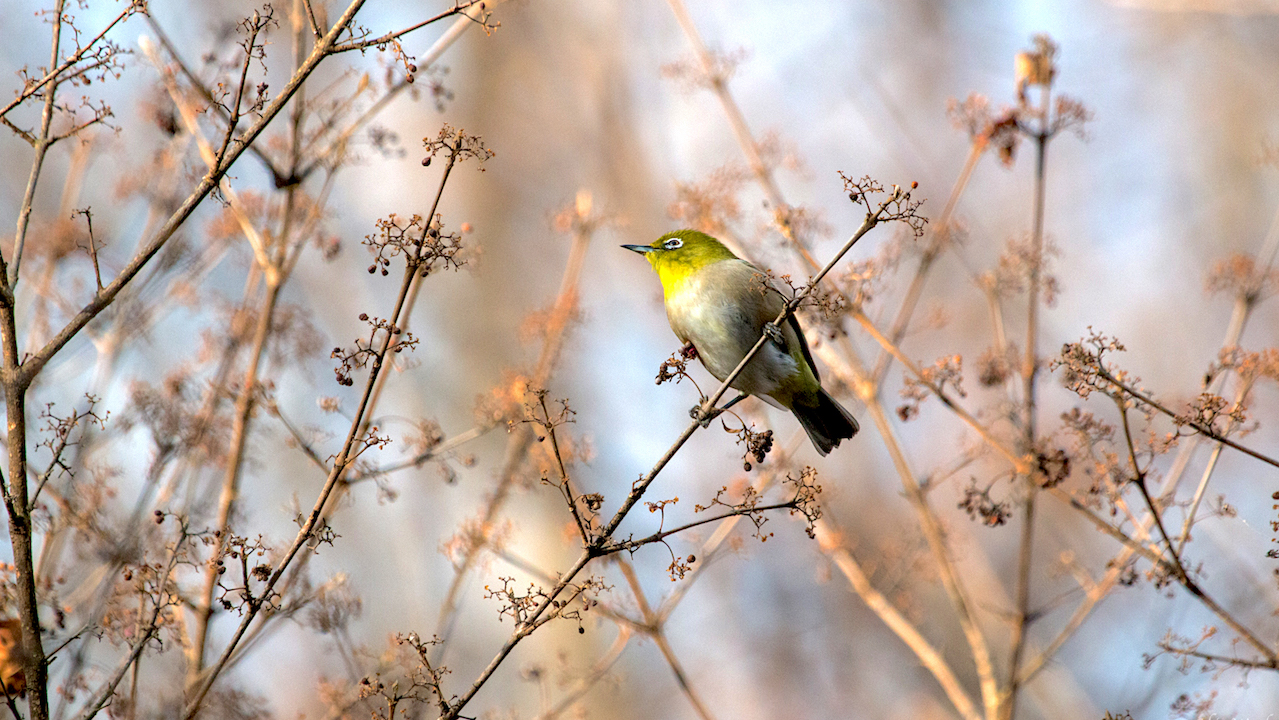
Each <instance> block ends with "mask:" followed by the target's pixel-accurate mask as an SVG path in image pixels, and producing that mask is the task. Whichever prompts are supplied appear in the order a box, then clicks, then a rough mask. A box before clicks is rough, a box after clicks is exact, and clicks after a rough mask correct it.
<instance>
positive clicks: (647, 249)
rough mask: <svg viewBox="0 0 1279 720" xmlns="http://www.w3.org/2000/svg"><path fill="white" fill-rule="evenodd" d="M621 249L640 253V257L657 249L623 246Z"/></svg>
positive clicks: (647, 246)
mask: <svg viewBox="0 0 1279 720" xmlns="http://www.w3.org/2000/svg"><path fill="white" fill-rule="evenodd" d="M622 247H624V248H626V249H627V250H630V251H632V252H637V253H640V254H641V255H643V254H644V253H651V252H653V251H654V250H656V249H657V248H655V247H653V246H652V245H623V246H622Z"/></svg>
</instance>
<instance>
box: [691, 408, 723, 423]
mask: <svg viewBox="0 0 1279 720" xmlns="http://www.w3.org/2000/svg"><path fill="white" fill-rule="evenodd" d="M722 412H724V408H715V407H713V408H711V409H710V410H709V411H707V412H702V405H701V403H698V404H697V405H694V406H693V407H691V408H689V410H688V416H689V417H691V418H693V419H694V420H696V421H697V422H699V423H700V424H701V426H702V427H703V428H708V427H710V426H711V421H712V420H714V419H715V418H717V417H719V416H720V413H722Z"/></svg>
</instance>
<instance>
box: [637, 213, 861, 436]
mask: <svg viewBox="0 0 1279 720" xmlns="http://www.w3.org/2000/svg"><path fill="white" fill-rule="evenodd" d="M622 247H623V248H625V249H627V250H631V251H633V252H637V253H640V254H642V255H643V256H644V257H645V258H646V259H647V260H648V261H649V263H650V264H651V265H652V266H653V269H654V270H656V271H657V277H658V279H659V280H661V282H662V292H663V296H664V299H665V304H666V319H667V320H668V321H669V322H670V325H671V330H672V331H674V332H675V335H676V337H678V338H679V339H680V341H681V342H683V343H684V347H685V348H686V349H690V350H691V351H692V352H694V353H696V356H697V358H698V359H699V360H701V362H702V365H703V366H704V367H705V368H706V370H707V371H708V372H710V374H711V375H713V376H714V377H715V378H716V379H717V380H719V381H720V382H723V381H724V379H725V378H727V377H728V376H729V375H730V374H732V372H733V370H734V369H736V367H737V365H738V364H739V363H740V362H741V361H742V358H744V357H746V353H748V352H750V350H751V348H753V347H754V346H755V343H756V342H758V341H759V339H760V337H761V336H763V335H764V334H766V333H767V334H768V335H769V340H768V341H767V342H766V343H765V344H764V346H763V347H762V348H761V349H760V351H759V352H758V353H757V354H756V355H755V357H753V358H751V361H750V363H748V364H747V365H746V367H745V368H744V369H743V370H742V373H741V374H740V375H738V376H737V378H736V379H735V380H734V381H733V384H732V387H733V388H734V389H736V390H737V391H739V393H741V394H740V395H738V396H737V397H736V398H734V399H733V400H731V401H729V403H728V404H726V405H724V406H723V407H722V408H720V409H719V411H720V412H722V411H723V410H726V409H728V408H729V407H731V406H733V405H735V404H736V403H738V402H739V401H741V400H743V399H745V398H746V397H748V396H750V395H754V396H755V397H758V398H760V399H761V400H763V401H764V402H766V403H768V404H769V405H772V406H774V407H776V408H780V409H783V410H789V411H790V412H792V413H794V415H795V418H796V419H798V420H799V424H800V426H801V427H803V428H804V431H805V432H806V433H808V439H809V440H811V441H812V442H813V447H815V448H816V449H817V452H819V453H821V454H822V455H826V454H827V453H829V452H830V451H831V450H833V449H834V448H836V447H838V446H839V443H840V441H842V440H846V439H849V438H851V437H853V435H855V434H857V430H858V426H857V420H856V419H854V418H853V416H852V414H850V413H849V412H848V411H847V410H845V409H844V407H843V406H841V405H840V404H839V403H838V402H835V399H834V398H832V397H831V396H830V393H828V392H826V390H824V389H823V388H822V383H821V377H820V376H819V375H818V373H817V366H816V365H815V364H814V363H813V356H812V354H811V353H810V352H809V350H808V343H807V342H805V340H804V333H803V332H802V331H801V330H800V327H799V321H797V320H796V319H795V316H794V315H791V316H789V317H787V318H786V321H785V323H784V324H783V325H782V327H781V328H780V332H778V329H777V328H776V326H772V325H770V323H772V321H773V320H775V319H776V318H777V316H778V315H779V314H780V313H781V311H782V308H783V306H784V305H785V304H786V297H785V296H784V295H782V293H781V291H780V290H778V289H777V288H776V287H775V286H773V285H772V283H771V282H769V279H768V275H767V274H766V273H764V271H762V270H760V269H759V268H758V267H756V266H754V265H752V264H751V263H749V262H747V261H745V260H743V259H741V258H739V257H737V256H736V255H734V254H733V251H732V250H729V249H728V248H727V247H725V245H724V244H723V243H722V242H720V241H719V240H716V239H715V238H713V237H711V236H710V235H707V234H706V233H704V232H700V231H698V230H676V231H674V232H669V233H666V234H665V235H663V236H661V237H660V238H658V239H657V240H656V241H654V242H653V243H652V244H650V245H623V246H622ZM690 354H691V353H690ZM696 410H697V409H696V408H694V412H696Z"/></svg>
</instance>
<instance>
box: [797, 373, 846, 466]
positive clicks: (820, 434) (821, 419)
mask: <svg viewBox="0 0 1279 720" xmlns="http://www.w3.org/2000/svg"><path fill="white" fill-rule="evenodd" d="M805 399H806V400H809V401H810V402H808V403H803V402H796V403H795V405H794V407H792V408H791V411H792V412H794V413H795V417H796V418H797V419H798V420H799V424H800V425H801V426H803V428H804V432H806V433H808V439H809V440H812V441H813V447H815V448H817V452H819V453H821V454H822V455H825V454H826V453H828V452H830V451H831V450H832V449H834V448H836V447H839V442H840V441H841V440H844V439H847V438H851V437H852V436H854V435H856V434H857V430H858V428H857V421H856V420H854V419H853V416H852V415H851V414H849V412H848V411H847V410H845V409H844V408H843V406H841V405H840V404H839V403H837V402H835V399H834V398H832V397H831V396H830V394H828V393H827V392H826V391H825V390H822V389H820V388H819V389H818V390H817V394H816V396H814V397H813V398H805Z"/></svg>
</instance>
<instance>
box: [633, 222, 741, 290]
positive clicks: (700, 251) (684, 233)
mask: <svg viewBox="0 0 1279 720" xmlns="http://www.w3.org/2000/svg"><path fill="white" fill-rule="evenodd" d="M622 247H624V248H626V249H627V250H631V251H634V252H637V253H641V254H643V255H644V257H645V258H647V259H648V261H649V263H651V264H652V265H653V269H654V270H656V271H657V276H658V277H659V278H660V279H661V281H662V288H663V289H664V290H666V291H667V292H668V293H669V292H670V291H671V290H673V289H674V288H675V287H677V286H678V285H679V284H680V283H682V282H683V281H684V280H686V279H687V278H688V277H689V276H691V275H692V274H694V273H696V272H697V271H698V270H701V269H702V268H704V267H706V266H707V265H710V264H711V263H717V262H720V261H722V260H735V259H737V256H736V255H734V254H733V251H732V250H729V249H728V248H726V247H724V243H722V242H720V241H718V240H716V239H715V238H713V237H711V236H710V235H707V234H706V233H704V232H699V231H697V230H676V231H675V232H668V233H666V234H665V235H663V236H661V237H659V238H658V239H657V240H655V241H654V242H653V244H652V245H623V246H622Z"/></svg>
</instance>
